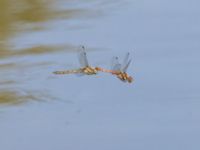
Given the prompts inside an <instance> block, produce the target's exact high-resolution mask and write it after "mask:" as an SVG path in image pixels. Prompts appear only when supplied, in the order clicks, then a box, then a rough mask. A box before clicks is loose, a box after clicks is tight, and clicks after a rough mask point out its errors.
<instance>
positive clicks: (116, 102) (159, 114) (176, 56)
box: [0, 0, 200, 150]
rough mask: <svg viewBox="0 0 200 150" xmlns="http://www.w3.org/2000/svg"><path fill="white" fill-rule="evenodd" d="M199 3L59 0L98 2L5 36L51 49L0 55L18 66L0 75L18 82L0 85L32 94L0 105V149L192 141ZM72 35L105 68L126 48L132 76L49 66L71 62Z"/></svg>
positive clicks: (197, 130)
mask: <svg viewBox="0 0 200 150" xmlns="http://www.w3.org/2000/svg"><path fill="white" fill-rule="evenodd" d="M78 4H79V5H78ZM199 4H200V2H199V1H195V0H191V1H186V0H183V1H181V0H175V1H172V0H169V1H161V0H153V1H147V0H143V1H136V0H135V1H131V0H129V1H128V0H127V1H118V2H116V3H115V1H113V2H112V1H110V3H108V4H107V3H105V2H104V1H102V2H100V1H99V2H91V1H85V2H84V3H80V2H79V1H77V2H74V3H72V4H71V5H67V2H64V1H63V2H62V7H64V9H65V8H66V7H65V6H68V7H74V6H75V5H76V6H78V7H80V8H87V9H88V10H97V11H95V13H94V14H93V15H92V14H91V16H90V15H88V14H87V15H85V16H84V15H83V16H81V17H80V18H79V17H78V18H76V19H71V20H64V19H58V20H53V21H52V22H46V24H45V26H48V27H49V28H47V29H46V30H42V31H37V32H30V33H27V32H26V33H24V34H22V35H21V36H18V37H16V38H15V39H12V43H13V45H14V46H15V48H16V49H20V48H29V47H32V46H33V45H34V46H38V45H48V46H50V47H51V46H52V47H53V46H55V47H58V51H57V52H54V53H48V54H46V53H45V54H39V55H24V56H20V57H12V58H9V59H3V60H2V61H1V62H17V64H21V65H22V67H20V69H17V68H15V69H10V70H9V71H7V70H6V71H3V72H2V73H3V74H5V75H4V78H5V79H7V78H9V79H16V80H19V81H20V83H19V84H15V86H14V87H13V85H6V87H8V88H15V87H16V88H17V89H18V91H19V92H22V93H23V92H24V94H25V95H26V94H27V92H30V93H32V94H33V95H34V96H35V97H36V101H29V102H28V103H23V104H22V105H17V106H2V107H1V112H0V133H1V135H0V145H1V149H3V150H23V149H29V150H35V149H38V150H45V149H48V150H55V149H59V150H66V149H70V150H83V149H87V150H121V149H126V150H133V149H137V150H146V149H148V150H179V149H181V150H199V149H200V144H199V141H198V140H199V138H200V117H199V116H200V109H199V108H200V93H199V91H200V86H199V85H200V80H199V76H200V70H199V65H200V59H199V56H200V52H199V49H200V44H199V39H200V28H199V26H200V18H199V13H200V9H199ZM81 44H83V45H85V46H86V49H87V50H88V58H89V61H90V63H91V64H92V65H94V66H95V65H101V66H102V67H107V68H109V67H110V60H111V58H112V57H113V56H114V55H117V56H119V57H120V58H121V57H122V58H123V56H124V55H125V53H126V52H130V53H131V55H132V58H133V61H132V64H131V66H130V68H129V69H128V73H129V74H130V75H133V77H134V78H135V81H134V83H133V84H128V83H127V84H126V83H123V82H121V81H119V80H118V79H117V78H115V77H113V76H111V75H107V74H103V73H100V74H99V75H97V76H83V77H77V76H75V75H66V76H55V75H53V74H52V73H51V72H53V71H55V70H59V69H72V68H76V67H79V64H78V60H77V54H76V53H75V52H74V51H75V50H76V48H77V47H78V46H79V45H81ZM62 49H64V50H62ZM65 49H66V50H65ZM59 50H61V51H59ZM68 51H69V52H68ZM24 62H26V63H24ZM37 63H38V64H37ZM33 64H34V65H33ZM24 65H27V66H28V65H30V66H31V67H29V69H27V67H26V66H25V67H24V68H25V69H23V66H24ZM7 72H9V73H10V74H11V75H9V76H6V73H7Z"/></svg>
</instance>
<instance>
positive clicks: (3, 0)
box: [0, 0, 103, 105]
mask: <svg viewBox="0 0 200 150" xmlns="http://www.w3.org/2000/svg"><path fill="white" fill-rule="evenodd" d="M86 2H87V3H85V2H84V1H67V2H66V1H62V0H59V1H55V0H43V1H41V0H18V1H14V0H0V18H1V21H0V90H1V92H0V104H12V105H16V104H22V103H24V102H27V101H28V100H38V99H42V96H41V95H42V94H39V95H37V94H36V93H37V92H34V91H35V90H31V88H30V87H32V83H31V82H30V81H31V80H34V83H39V82H41V81H39V80H40V79H37V77H36V76H35V75H34V73H32V72H38V69H39V68H42V67H43V66H46V67H49V66H51V65H52V63H53V62H50V60H49V58H48V57H47V55H48V56H50V55H51V53H52V52H56V53H57V52H59V51H65V50H67V51H69V50H74V48H75V47H76V46H75V45H72V44H70V43H67V44H66V42H67V41H65V43H60V42H59V40H58V41H54V42H53V44H52V41H50V40H49V39H48V36H46V37H45V36H44V33H46V32H50V31H51V29H52V28H50V26H51V25H52V24H55V23H57V22H58V21H60V20H63V21H65V22H66V21H70V20H76V19H80V18H86V17H92V16H93V17H97V16H98V15H101V13H100V12H102V11H100V9H99V8H98V7H87V5H94V6H97V5H98V2H95V1H93V2H91V1H86ZM102 2H103V1H101V2H99V5H101V7H102ZM82 5H83V6H82ZM75 6H78V7H75ZM90 8H92V9H90ZM74 29H75V28H74ZM54 30H55V28H54ZM70 30H71V28H70ZM35 32H37V35H34V34H35ZM42 36H44V37H45V38H41V37H42ZM27 37H29V38H27ZM52 37H53V35H52ZM38 39H39V40H38ZM34 41H36V42H34ZM31 42H33V43H31ZM42 55H46V57H45V58H44V59H39V57H40V56H42ZM36 56H38V57H36ZM39 70H40V71H41V72H40V73H38V74H37V76H40V74H45V73H44V72H42V71H43V70H41V69H39ZM27 74H28V75H27ZM46 74H47V73H46ZM43 79H44V78H43ZM40 86H41V85H40ZM27 87H28V88H30V89H29V92H27V91H25V90H24V89H27ZM11 89H12V90H11ZM33 89H34V88H33ZM35 89H37V85H35ZM36 91H37V90H36ZM40 93H42V91H40ZM36 95H37V96H36Z"/></svg>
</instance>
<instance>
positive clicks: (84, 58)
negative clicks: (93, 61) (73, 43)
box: [78, 46, 89, 67]
mask: <svg viewBox="0 0 200 150" xmlns="http://www.w3.org/2000/svg"><path fill="white" fill-rule="evenodd" d="M78 59H79V63H80V65H81V67H87V66H89V64H88V59H87V54H86V52H85V47H84V46H81V50H80V51H79V54H78Z"/></svg>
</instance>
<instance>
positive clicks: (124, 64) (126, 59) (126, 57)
mask: <svg viewBox="0 0 200 150" xmlns="http://www.w3.org/2000/svg"><path fill="white" fill-rule="evenodd" d="M129 56H130V53H126V55H125V57H124V60H123V62H122V65H121V71H123V68H125V67H126V65H127V64H128V62H129Z"/></svg>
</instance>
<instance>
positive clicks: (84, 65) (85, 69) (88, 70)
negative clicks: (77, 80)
mask: <svg viewBox="0 0 200 150" xmlns="http://www.w3.org/2000/svg"><path fill="white" fill-rule="evenodd" d="M78 60H79V63H80V64H81V68H79V69H74V70H62V71H54V72H53V73H54V74H57V75H64V74H83V75H84V74H85V75H96V74H97V72H98V70H97V69H96V67H91V66H90V65H89V63H88V59H87V54H86V52H85V47H84V46H81V50H80V52H79V54H78Z"/></svg>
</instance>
